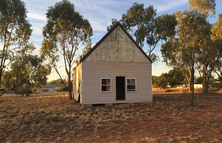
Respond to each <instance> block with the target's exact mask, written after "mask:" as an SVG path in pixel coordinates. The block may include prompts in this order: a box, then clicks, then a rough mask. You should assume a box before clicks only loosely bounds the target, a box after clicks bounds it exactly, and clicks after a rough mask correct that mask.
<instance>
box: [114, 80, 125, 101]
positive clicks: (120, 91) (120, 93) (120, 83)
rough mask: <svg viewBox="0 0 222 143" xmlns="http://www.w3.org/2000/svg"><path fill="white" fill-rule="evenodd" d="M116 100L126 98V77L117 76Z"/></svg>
mask: <svg viewBox="0 0 222 143" xmlns="http://www.w3.org/2000/svg"><path fill="white" fill-rule="evenodd" d="M116 100H125V77H124V76H121V77H120V76H118V77H116Z"/></svg>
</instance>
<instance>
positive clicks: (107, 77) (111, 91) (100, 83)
mask: <svg viewBox="0 0 222 143" xmlns="http://www.w3.org/2000/svg"><path fill="white" fill-rule="evenodd" d="M102 79H109V80H110V91H102ZM100 92H112V79H111V78H110V77H102V78H100Z"/></svg>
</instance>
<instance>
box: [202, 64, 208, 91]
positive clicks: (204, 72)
mask: <svg viewBox="0 0 222 143" xmlns="http://www.w3.org/2000/svg"><path fill="white" fill-rule="evenodd" d="M202 67H203V77H202V85H203V92H204V93H206V92H207V84H206V80H207V79H206V74H207V73H206V72H207V69H206V65H205V64H203V65H202Z"/></svg>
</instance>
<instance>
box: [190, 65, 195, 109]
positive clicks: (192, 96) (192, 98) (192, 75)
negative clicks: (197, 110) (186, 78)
mask: <svg viewBox="0 0 222 143" xmlns="http://www.w3.org/2000/svg"><path fill="white" fill-rule="evenodd" d="M190 88H191V91H192V94H191V103H190V105H191V106H193V101H194V67H192V68H191V84H190Z"/></svg>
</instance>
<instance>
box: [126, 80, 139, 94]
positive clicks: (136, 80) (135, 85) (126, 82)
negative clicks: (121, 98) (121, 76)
mask: <svg viewBox="0 0 222 143" xmlns="http://www.w3.org/2000/svg"><path fill="white" fill-rule="evenodd" d="M127 79H135V91H132V90H131V91H128V90H127V85H128V84H127ZM136 91H137V79H136V78H135V77H128V78H126V92H136Z"/></svg>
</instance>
